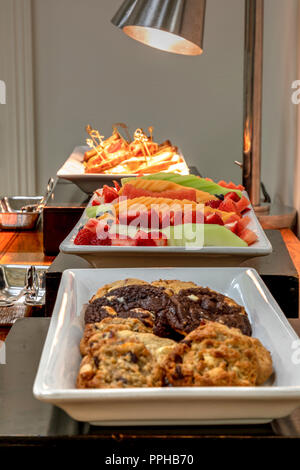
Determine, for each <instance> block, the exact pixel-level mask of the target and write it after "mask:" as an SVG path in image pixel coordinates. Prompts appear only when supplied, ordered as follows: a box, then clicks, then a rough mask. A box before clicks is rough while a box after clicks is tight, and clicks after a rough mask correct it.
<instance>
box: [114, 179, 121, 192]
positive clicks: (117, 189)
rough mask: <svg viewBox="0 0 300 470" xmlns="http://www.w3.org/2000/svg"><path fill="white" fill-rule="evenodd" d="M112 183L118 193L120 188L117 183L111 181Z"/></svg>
mask: <svg viewBox="0 0 300 470" xmlns="http://www.w3.org/2000/svg"><path fill="white" fill-rule="evenodd" d="M113 183H114V186H115V190H116V191H118V192H119V191H120V189H121V186H120V185H119V183H118V181H116V180H113Z"/></svg>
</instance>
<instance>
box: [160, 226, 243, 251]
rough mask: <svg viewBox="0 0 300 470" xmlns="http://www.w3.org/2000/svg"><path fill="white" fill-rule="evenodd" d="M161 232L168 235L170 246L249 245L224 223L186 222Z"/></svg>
mask: <svg viewBox="0 0 300 470" xmlns="http://www.w3.org/2000/svg"><path fill="white" fill-rule="evenodd" d="M202 230H203V232H202ZM161 232H162V233H164V234H165V235H166V236H167V237H168V245H169V246H194V247H197V246H222V247H225V246H230V247H247V246H248V245H247V243H246V242H244V240H242V239H241V238H240V237H238V236H237V235H235V234H234V233H233V232H231V231H230V230H228V229H227V228H226V227H224V226H223V225H215V224H184V226H182V225H176V226H175V227H167V228H165V229H162V230H161ZM201 232H202V234H203V235H201Z"/></svg>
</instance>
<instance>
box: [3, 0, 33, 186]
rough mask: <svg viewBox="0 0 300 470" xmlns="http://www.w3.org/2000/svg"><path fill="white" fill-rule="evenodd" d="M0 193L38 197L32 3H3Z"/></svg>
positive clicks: (9, 0)
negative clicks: (3, 87)
mask: <svg viewBox="0 0 300 470" xmlns="http://www.w3.org/2000/svg"><path fill="white" fill-rule="evenodd" d="M0 3H1V15H0V30H1V33H0V79H2V80H3V81H4V82H5V83H6V104H5V105H1V108H0V113H1V119H0V139H1V140H0V170H1V171H0V183H1V188H0V193H2V194H3V193H5V194H16V195H17V194H28V195H29V194H35V191H36V170H35V141H34V106H33V96H34V95H33V54H32V4H31V0H0Z"/></svg>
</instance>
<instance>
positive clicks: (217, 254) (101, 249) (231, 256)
mask: <svg viewBox="0 0 300 470" xmlns="http://www.w3.org/2000/svg"><path fill="white" fill-rule="evenodd" d="M244 194H245V196H246V197H248V195H247V193H246V192H245V193H244ZM93 197H94V196H93ZM93 197H92V198H91V200H90V202H89V204H88V206H90V205H91V203H92V200H93ZM247 215H249V217H250V218H251V222H250V223H249V225H248V228H249V229H251V230H253V232H255V233H256V235H257V237H258V241H257V242H255V243H254V244H253V245H251V246H248V247H221V246H212V247H208V246H204V247H203V248H199V249H198V248H194V249H188V248H185V247H183V246H182V247H178V246H177V247H176V246H165V247H143V246H140V247H137V246H104V245H103V246H101V245H100V246H88V245H74V239H75V237H76V235H77V233H78V230H79V228H80V227H82V226H83V225H84V224H85V223H86V221H87V220H88V218H87V216H86V213H85V211H84V213H83V214H82V216H81V218H80V220H79V221H78V222H77V224H76V225H75V227H74V228H73V230H72V231H71V232H70V233H69V235H68V236H67V237H66V238H65V239H64V240H63V242H62V243H61V244H60V247H59V249H60V251H62V252H63V253H67V254H72V255H78V256H81V257H82V258H84V259H86V260H87V261H88V262H89V263H90V264H91V265H92V266H93V267H95V268H104V267H111V268H115V267H143V266H145V267H147V266H148V267H152V266H208V267H212V266H239V265H240V264H241V263H242V262H243V261H245V260H247V259H249V258H253V257H256V256H265V255H268V254H270V253H271V252H272V245H271V243H270V241H269V240H268V238H267V236H266V234H265V232H264V230H263V228H262V226H261V225H260V223H259V221H258V219H257V217H256V215H255V212H254V210H253V208H252V206H251V209H250V211H249V212H247Z"/></svg>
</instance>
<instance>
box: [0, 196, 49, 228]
mask: <svg viewBox="0 0 300 470" xmlns="http://www.w3.org/2000/svg"><path fill="white" fill-rule="evenodd" d="M42 199H43V198H42V196H36V197H23V196H15V197H7V196H5V197H2V198H1V199H0V229H2V230H33V229H34V228H35V227H36V225H37V222H38V219H39V216H40V215H41V211H42V209H40V210H33V211H30V212H29V211H22V210H21V209H22V208H23V207H25V206H28V205H30V206H32V205H35V206H37V207H38V205H39V204H40V203H41V201H42Z"/></svg>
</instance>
